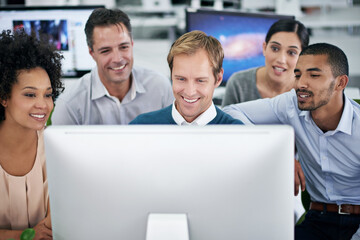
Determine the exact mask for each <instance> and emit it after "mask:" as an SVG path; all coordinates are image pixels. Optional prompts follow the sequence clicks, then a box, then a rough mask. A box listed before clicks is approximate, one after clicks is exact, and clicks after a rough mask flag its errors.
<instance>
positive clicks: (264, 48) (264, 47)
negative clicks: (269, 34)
mask: <svg viewBox="0 0 360 240" xmlns="http://www.w3.org/2000/svg"><path fill="white" fill-rule="evenodd" d="M262 48H263V49H262V50H263V55H264V56H265V51H266V42H263V46H262Z"/></svg>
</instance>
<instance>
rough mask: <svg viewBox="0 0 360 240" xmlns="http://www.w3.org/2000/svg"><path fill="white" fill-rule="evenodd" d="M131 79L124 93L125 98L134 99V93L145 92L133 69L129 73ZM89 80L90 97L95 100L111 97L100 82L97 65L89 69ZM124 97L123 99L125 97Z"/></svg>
mask: <svg viewBox="0 0 360 240" xmlns="http://www.w3.org/2000/svg"><path fill="white" fill-rule="evenodd" d="M130 77H131V79H132V81H131V86H130V89H129V92H128V93H127V94H126V96H125V98H128V97H127V96H129V98H130V101H132V100H134V99H135V97H136V93H144V92H146V90H145V87H144V85H143V84H142V83H141V82H140V81H139V80H138V79H137V77H136V72H135V71H134V70H133V71H132V72H131V75H130ZM91 81H92V89H91V90H92V95H91V99H92V100H95V99H98V98H101V97H104V96H108V97H111V96H110V94H109V92H108V90H107V89H106V87H105V86H104V84H103V83H102V82H101V80H100V77H99V74H98V70H97V67H95V68H94V69H93V70H92V71H91ZM125 98H124V99H125Z"/></svg>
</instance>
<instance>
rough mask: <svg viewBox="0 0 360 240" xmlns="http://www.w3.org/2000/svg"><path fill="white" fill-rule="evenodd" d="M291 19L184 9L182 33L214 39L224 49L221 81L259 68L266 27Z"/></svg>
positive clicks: (262, 59) (262, 57)
mask: <svg viewBox="0 0 360 240" xmlns="http://www.w3.org/2000/svg"><path fill="white" fill-rule="evenodd" d="M279 19H294V16H287V15H277V14H271V13H250V12H242V11H230V10H227V11H225V10H224V11H216V10H210V9H192V8H188V9H186V31H192V30H201V31H203V32H205V33H206V34H208V35H211V36H213V37H215V38H217V39H218V40H219V41H220V42H221V44H222V46H223V49H224V54H225V58H224V61H223V68H224V79H223V82H222V85H226V82H227V80H228V79H229V77H230V76H231V75H232V74H233V73H234V72H237V71H241V70H246V69H249V68H252V67H258V66H263V65H264V64H265V57H264V56H263V53H262V44H263V42H264V41H265V36H266V33H267V32H268V30H269V28H270V26H271V25H272V24H273V23H274V22H276V21H278V20H279Z"/></svg>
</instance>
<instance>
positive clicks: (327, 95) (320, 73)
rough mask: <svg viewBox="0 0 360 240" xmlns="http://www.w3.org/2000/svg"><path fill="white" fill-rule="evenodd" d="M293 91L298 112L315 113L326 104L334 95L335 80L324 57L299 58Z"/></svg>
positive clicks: (306, 56) (309, 56)
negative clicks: (296, 100)
mask: <svg viewBox="0 0 360 240" xmlns="http://www.w3.org/2000/svg"><path fill="white" fill-rule="evenodd" d="M294 72H295V79H296V80H295V90H296V93H297V98H298V107H299V109H300V110H308V111H315V110H317V109H319V108H320V107H323V106H325V105H331V104H328V103H329V102H330V101H331V100H332V98H333V95H334V89H335V84H336V78H335V77H334V76H333V73H332V71H331V67H330V65H329V64H328V63H327V56H326V55H303V56H300V58H299V61H298V63H297V65H296V68H295V71H294Z"/></svg>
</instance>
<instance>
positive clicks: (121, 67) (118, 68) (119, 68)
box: [112, 65, 125, 70]
mask: <svg viewBox="0 0 360 240" xmlns="http://www.w3.org/2000/svg"><path fill="white" fill-rule="evenodd" d="M124 67H125V65H122V66H120V67H117V68H112V69H114V70H121V69H123V68H124Z"/></svg>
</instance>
